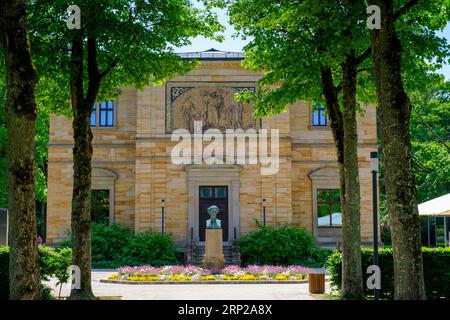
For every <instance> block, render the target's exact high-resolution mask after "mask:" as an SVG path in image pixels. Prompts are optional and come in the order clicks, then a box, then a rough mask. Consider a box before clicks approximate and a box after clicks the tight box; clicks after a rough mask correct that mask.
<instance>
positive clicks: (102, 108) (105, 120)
mask: <svg viewBox="0 0 450 320" xmlns="http://www.w3.org/2000/svg"><path fill="white" fill-rule="evenodd" d="M95 126H100V127H113V126H114V101H103V102H101V103H96V104H94V106H93V110H92V114H91V127H95Z"/></svg>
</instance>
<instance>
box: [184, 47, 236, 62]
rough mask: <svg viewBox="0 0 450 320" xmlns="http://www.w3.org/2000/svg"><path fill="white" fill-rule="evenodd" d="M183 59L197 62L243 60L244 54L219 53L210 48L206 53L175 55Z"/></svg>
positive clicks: (194, 52) (196, 52)
mask: <svg viewBox="0 0 450 320" xmlns="http://www.w3.org/2000/svg"><path fill="white" fill-rule="evenodd" d="M177 54H178V55H179V56H180V57H181V58H183V59H198V60H244V53H243V52H238V51H220V50H217V49H214V48H211V49H209V50H206V51H193V52H180V53H177Z"/></svg>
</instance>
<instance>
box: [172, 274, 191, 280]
mask: <svg viewBox="0 0 450 320" xmlns="http://www.w3.org/2000/svg"><path fill="white" fill-rule="evenodd" d="M191 279H192V277H191V276H183V275H180V274H175V275H173V276H172V277H171V278H170V280H171V281H190V280H191Z"/></svg>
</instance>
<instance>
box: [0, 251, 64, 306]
mask: <svg viewBox="0 0 450 320" xmlns="http://www.w3.org/2000/svg"><path fill="white" fill-rule="evenodd" d="M38 249H39V265H40V272H41V280H44V281H48V280H49V279H50V278H51V277H55V278H56V279H58V283H59V284H62V283H66V282H67V281H68V280H69V273H68V272H67V268H68V267H69V266H70V265H71V264H72V250H70V249H68V248H65V249H53V248H50V247H47V246H38ZM8 265H9V247H0V300H6V299H8V297H9V279H8V278H9V267H8ZM41 297H42V299H44V300H51V299H54V297H53V296H52V295H51V289H50V288H49V287H48V286H45V285H43V284H42V285H41Z"/></svg>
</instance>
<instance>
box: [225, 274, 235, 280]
mask: <svg viewBox="0 0 450 320" xmlns="http://www.w3.org/2000/svg"><path fill="white" fill-rule="evenodd" d="M223 280H239V277H236V276H230V275H226V276H224V277H223Z"/></svg>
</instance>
